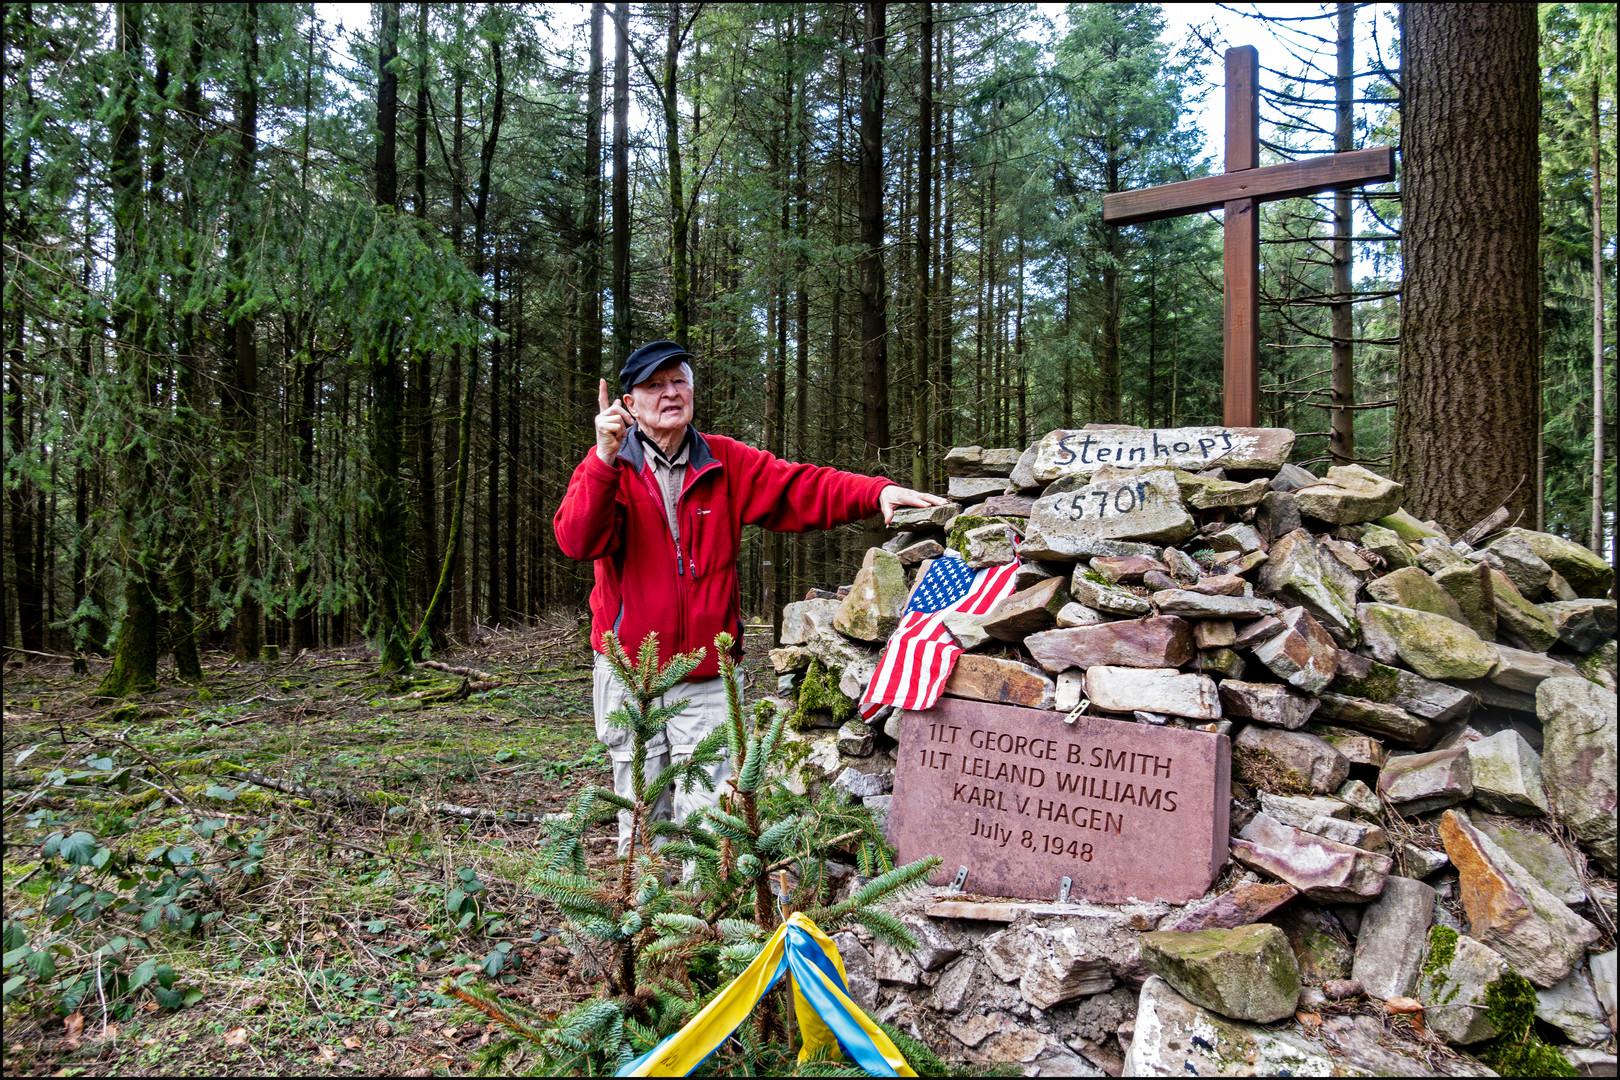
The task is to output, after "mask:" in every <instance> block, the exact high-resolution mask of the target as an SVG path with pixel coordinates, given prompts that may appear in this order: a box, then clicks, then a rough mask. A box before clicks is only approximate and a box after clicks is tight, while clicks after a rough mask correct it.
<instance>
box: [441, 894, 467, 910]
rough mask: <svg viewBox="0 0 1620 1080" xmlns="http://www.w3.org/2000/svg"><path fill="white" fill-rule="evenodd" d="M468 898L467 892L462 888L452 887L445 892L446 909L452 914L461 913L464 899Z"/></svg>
mask: <svg viewBox="0 0 1620 1080" xmlns="http://www.w3.org/2000/svg"><path fill="white" fill-rule="evenodd" d="M466 899H467V894H466V893H464V892H462V891H461V890H460V889H451V890H450V891H449V892H447V893H445V894H444V906H445V909H446V910H447V911H449V912H450V914H452V915H456V914H459V913H460V911H461V904H462V901H464V900H466Z"/></svg>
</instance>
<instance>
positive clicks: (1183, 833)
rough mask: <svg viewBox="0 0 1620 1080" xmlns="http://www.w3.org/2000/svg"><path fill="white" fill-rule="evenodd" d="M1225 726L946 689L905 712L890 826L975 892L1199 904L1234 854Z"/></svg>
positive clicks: (898, 838)
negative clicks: (978, 697) (1125, 716)
mask: <svg viewBox="0 0 1620 1080" xmlns="http://www.w3.org/2000/svg"><path fill="white" fill-rule="evenodd" d="M1231 761H1232V751H1231V745H1230V743H1229V741H1228V740H1227V738H1226V736H1224V735H1215V734H1212V733H1209V732H1202V731H1184V730H1180V729H1176V728H1160V727H1150V726H1148V725H1146V724H1131V723H1124V722H1121V721H1118V720H1104V719H1100V718H1097V717H1091V716H1080V717H1078V718H1076V720H1075V722H1074V723H1073V724H1068V723H1065V722H1064V718H1063V716H1062V714H1059V713H1053V712H1046V711H1041V710H1035V709H1020V708H1016V707H1013V706H1008V705H992V704H989V703H987V702H978V701H962V700H955V699H952V698H940V700H939V703H938V704H937V705H936V706H935V707H934V708H932V709H929V710H926V711H924V712H907V713H904V714H903V715H902V716H901V718H900V749H899V762H898V764H897V765H896V767H895V776H894V800H893V802H892V803H891V804H890V809H889V836H890V838H891V839H892V840H893V842H894V844H895V846H896V847H897V848H898V849H899V852H900V858H901V860H902V861H906V862H909V861H911V860H913V859H920V858H922V857H924V856H927V855H939V856H941V857H943V858H944V860H945V861H944V863H943V864H942V865H941V866H940V869H939V872H938V873H937V874H936V875H935V880H934V882H933V883H934V884H936V885H943V884H947V883H949V882H950V880H951V879H952V877H953V876H954V875H955V874H956V871H957V867H960V866H965V867H967V870H968V878H967V885H966V889H967V891H968V892H971V893H976V894H980V895H986V896H1014V897H1021V898H1025V899H1030V900H1054V899H1056V898H1057V895H1058V889H1059V886H1060V885H1061V883H1062V879H1063V878H1065V877H1067V878H1069V879H1070V881H1071V882H1072V885H1071V892H1070V895H1071V897H1072V898H1074V899H1078V900H1094V901H1100V902H1104V903H1123V902H1125V901H1127V900H1130V899H1132V898H1136V899H1139V900H1163V901H1167V902H1169V903H1173V904H1182V903H1186V902H1187V901H1189V900H1192V899H1194V898H1196V897H1199V896H1202V895H1203V894H1204V891H1205V890H1206V889H1208V888H1209V886H1210V883H1211V882H1213V881H1214V880H1215V875H1216V874H1217V873H1218V872H1219V871H1220V868H1221V866H1222V865H1224V864H1225V862H1226V856H1227V814H1228V811H1229V809H1230V806H1231V783H1232V768H1231Z"/></svg>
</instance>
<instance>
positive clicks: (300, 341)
mask: <svg viewBox="0 0 1620 1080" xmlns="http://www.w3.org/2000/svg"><path fill="white" fill-rule="evenodd" d="M424 6H425V5H424ZM194 10H195V9H194ZM304 49H305V51H304V127H303V133H302V147H301V148H302V151H303V152H302V153H301V154H300V155H299V159H298V160H299V165H298V169H299V183H298V187H299V208H300V210H301V211H304V212H307V210H308V206H309V135H310V131H309V126H310V119H311V117H310V113H311V108H312V105H313V101H312V90H313V86H314V79H313V76H314V74H315V23H314V21H313V20H311V21H310V24H309V31H308V37H307V38H306V40H305V43H304ZM418 182H419V183H420V181H418ZM298 279H299V284H300V286H301V287H302V286H303V285H304V284H305V283H306V279H305V277H304V271H303V267H302V266H300V267H299V274H298ZM303 299H304V298H303V297H300V301H301V302H302V301H303ZM292 324H293V339H294V340H293V341H292V342H291V343H289V346H288V347H289V349H290V350H292V351H293V363H294V365H295V369H294V370H296V371H297V382H298V385H297V386H296V388H295V390H294V404H293V441H294V442H296V443H297V444H298V445H297V448H296V453H295V455H294V457H293V485H294V499H295V500H296V501H295V502H294V503H293V516H292V530H291V532H292V535H291V540H292V548H293V595H292V600H291V601H290V602H289V604H288V611H287V619H288V623H289V630H290V634H291V640H290V642H289V647H288V650H287V651H288V652H290V653H291V654H292V655H294V656H296V655H298V654H299V653H300V652H302V651H304V650H305V649H313V648H316V647H317V646H318V645H319V637H318V629H319V626H318V620H317V617H316V615H317V611H316V605H315V598H314V596H313V595H312V594H313V589H312V588H311V585H310V582H311V579H312V577H313V573H314V562H315V559H314V552H313V551H312V550H311V549H310V527H309V508H310V506H311V505H312V504H313V503H314V501H315V493H314V491H313V490H312V485H313V484H314V482H315V386H316V383H317V382H318V380H319V378H320V361H318V360H317V359H316V358H315V319H314V317H313V316H312V315H311V314H310V313H309V312H308V310H307V308H306V309H305V310H303V311H301V312H300V313H299V315H298V317H297V318H295V319H293V320H292ZM431 457H432V454H431V451H430V452H429V458H430V460H431Z"/></svg>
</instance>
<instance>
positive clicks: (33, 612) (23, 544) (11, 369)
mask: <svg viewBox="0 0 1620 1080" xmlns="http://www.w3.org/2000/svg"><path fill="white" fill-rule="evenodd" d="M21 21H22V24H23V26H24V27H25V28H26V33H27V35H28V40H27V41H25V42H16V43H13V44H14V45H20V46H21V47H22V48H24V49H33V48H36V47H37V45H36V43H35V41H34V40H33V34H34V5H33V4H24V5H22V19H21ZM24 70H25V71H26V72H27V73H26V75H25V78H24V87H23V103H24V106H25V108H24V114H25V115H27V116H33V115H34V108H35V106H34V80H33V73H32V71H29V70H28V69H27V67H26V65H25V67H24ZM22 143H23V145H22V160H21V161H20V162H19V163H18V170H17V191H19V192H27V191H30V190H32V188H33V182H34V181H33V174H34V140H33V137H32V134H31V133H30V132H29V131H28V129H27V128H26V127H24V129H23V131H22ZM8 216H10V215H8ZM13 222H14V223H13V224H12V225H11V226H9V228H10V229H11V231H12V232H13V235H14V236H15V237H16V238H17V239H19V240H20V239H22V238H23V237H25V236H27V235H28V234H29V231H30V224H29V221H28V211H27V207H26V205H24V206H19V207H18V208H17V210H16V217H15V218H14V219H13ZM13 295H14V296H15V298H16V304H15V305H14V307H13V308H12V311H11V320H12V321H11V342H10V345H11V347H10V348H9V349H8V350H7V351H6V394H7V395H8V396H9V397H10V399H11V400H10V401H8V402H7V403H6V413H7V415H6V432H7V434H8V435H9V436H10V438H11V454H12V455H18V456H20V457H21V459H22V460H28V459H30V458H33V457H34V456H35V455H34V453H33V452H32V451H30V450H29V449H28V444H27V442H26V432H25V431H24V425H23V414H24V412H25V410H26V407H27V402H28V398H29V394H28V393H27V391H26V390H25V389H24V385H25V384H24V377H23V371H24V367H25V366H26V364H27V358H26V352H25V346H24V339H25V333H24V332H25V329H26V327H25V325H24V314H23V290H21V289H17V290H14V291H13ZM27 386H28V387H29V388H32V386H33V379H32V377H30V378H29V379H28V380H27ZM54 459H55V455H52V460H54ZM25 473H26V470H19V475H18V476H17V477H16V478H15V479H16V482H15V483H10V482H8V484H7V486H8V487H9V488H10V490H9V491H7V492H6V512H7V515H8V516H9V517H10V518H11V540H10V547H11V558H12V567H13V569H14V571H15V574H16V578H15V580H16V584H17V622H18V624H19V625H18V631H19V640H20V642H21V644H22V647H23V648H25V649H32V650H34V651H35V652H39V651H42V650H43V649H44V648H45V608H44V592H43V589H42V587H41V581H40V565H39V563H38V562H37V561H36V560H35V558H34V551H35V545H34V542H33V535H34V517H35V516H36V515H37V514H38V513H39V485H38V484H36V483H34V482H33V480H32V479H30V478H29V477H27V476H26V475H25ZM10 479H11V478H9V477H8V481H9V480H10ZM5 636H6V637H10V636H11V626H10V623H9V620H8V622H7V626H6V634H5Z"/></svg>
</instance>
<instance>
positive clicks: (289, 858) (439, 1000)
mask: <svg viewBox="0 0 1620 1080" xmlns="http://www.w3.org/2000/svg"><path fill="white" fill-rule="evenodd" d="M749 646H750V648H749V650H748V652H749V656H748V659H747V660H746V661H745V668H746V669H748V670H750V671H751V672H758V671H759V670H760V668H761V667H762V666H763V663H764V652H765V650H766V648H768V642H767V640H766V638H765V637H763V636H761V637H759V638H758V639H757V640H756V639H755V638H754V636H753V635H750V639H749ZM440 659H441V660H442V661H444V662H446V663H448V664H451V665H456V666H461V667H466V668H472V669H477V670H479V671H482V672H487V673H489V674H491V675H494V676H496V677H498V678H499V679H500V680H501V682H500V685H499V686H498V687H496V688H494V689H492V690H488V691H486V692H483V693H476V694H473V695H471V696H470V697H468V698H465V699H463V700H459V701H451V702H446V703H439V704H427V705H424V704H423V703H422V702H421V700H420V699H415V698H410V697H407V696H405V695H406V694H407V693H408V692H410V691H411V689H412V688H407V687H400V686H390V685H388V684H387V683H385V681H384V680H381V679H379V678H377V676H376V674H375V666H374V656H373V655H372V654H371V653H369V652H368V651H367V650H364V649H359V648H355V649H344V650H323V651H320V652H318V653H317V652H310V653H306V654H304V655H302V656H300V657H298V658H296V659H293V660H291V661H289V662H286V663H280V664H269V663H263V664H261V663H241V662H236V661H233V660H231V659H230V658H229V657H228V656H226V655H224V654H216V655H212V656H205V658H204V666H205V668H206V673H207V679H206V683H205V689H203V690H201V691H199V689H198V688H196V687H193V686H190V685H187V684H184V683H180V682H178V681H176V680H174V679H173V677H172V676H173V673H172V671H170V672H160V678H162V680H163V685H162V687H161V688H160V689H159V690H158V691H157V692H155V693H152V694H148V695H146V696H145V697H143V698H141V699H139V700H137V701H132V702H118V701H112V700H108V699H100V698H97V697H96V696H95V694H94V690H95V680H96V679H97V678H98V677H99V676H100V675H101V674H102V672H103V671H104V670H105V665H104V663H102V662H96V661H92V662H91V665H90V669H91V670H90V673H89V675H82V676H81V675H75V674H73V672H72V669H71V665H70V664H69V663H68V662H66V661H65V660H64V661H61V662H53V661H50V660H40V659H34V660H30V661H29V662H27V663H16V662H12V663H9V664H7V667H6V671H5V696H4V701H5V717H4V719H5V742H4V786H5V811H4V813H5V817H4V841H5V860H4V883H3V886H4V904H5V919H6V924H5V925H6V936H5V950H6V955H5V978H6V983H5V988H6V989H5V994H6V1005H5V1035H4V1073H5V1074H6V1075H13V1074H15V1075H57V1076H74V1075H81V1074H90V1075H124V1076H145V1075H219V1074H261V1075H262V1074H267V1073H269V1074H283V1075H288V1074H292V1075H314V1074H332V1073H337V1074H393V1075H405V1076H411V1075H416V1076H426V1075H434V1074H441V1075H442V1074H462V1073H466V1072H469V1071H472V1070H473V1069H474V1068H475V1067H476V1064H477V1057H478V1053H479V1051H480V1050H481V1049H482V1048H484V1047H485V1046H487V1045H488V1044H489V1042H490V1039H491V1037H492V1036H495V1035H497V1032H496V1031H495V1030H494V1025H492V1024H486V1023H485V1021H484V1018H483V1017H482V1016H481V1015H480V1014H477V1013H475V1012H473V1011H472V1010H471V1009H470V1008H469V1007H468V1006H466V1005H464V1004H463V1003H462V1002H461V1001H459V1000H457V999H456V998H454V997H453V996H446V995H445V993H444V992H443V991H444V990H445V989H446V984H445V980H446V979H447V978H451V979H454V978H462V979H473V980H477V981H478V982H479V983H481V984H482V985H483V986H484V988H485V989H489V990H497V991H498V992H499V993H501V994H502V995H503V996H509V997H512V998H515V999H517V1000H518V1001H519V1002H521V1003H523V1004H525V1005H528V1006H530V1007H532V1008H535V1009H538V1010H539V1011H541V1012H542V1013H552V1012H559V1011H562V1010H565V1009H567V1008H569V1007H570V1006H572V1005H574V1004H575V1003H577V1002H579V1001H581V1000H584V999H585V998H587V997H589V996H591V995H593V994H594V993H595V992H596V989H597V988H596V987H595V986H594V985H588V984H586V983H585V982H583V981H582V980H581V979H579V978H578V977H577V976H576V975H574V974H573V973H572V971H571V970H570V964H569V953H568V950H567V949H566V948H565V947H564V946H563V944H562V943H561V941H560V940H559V939H558V937H557V929H558V927H557V919H556V911H555V909H554V908H552V907H551V906H550V905H549V904H548V903H547V902H546V901H544V900H543V899H542V898H540V897H539V896H538V895H537V894H536V893H535V892H534V891H533V889H532V888H530V887H528V885H527V882H529V881H530V880H531V878H532V873H533V866H534V859H533V857H532V856H533V854H534V853H535V851H536V848H537V845H538V843H539V838H540V835H541V829H542V827H541V826H540V825H538V824H523V823H517V822H510V821H507V822H503V821H500V820H497V819H494V818H493V817H492V816H491V815H481V816H479V817H477V818H471V819H470V818H468V817H466V816H458V815H457V813H456V812H454V811H453V810H452V809H446V808H458V807H459V808H462V813H463V814H465V813H466V812H467V811H468V810H469V809H470V810H475V811H499V812H506V811H510V812H514V813H516V814H518V815H543V814H545V813H548V812H557V811H560V810H562V809H563V808H564V807H565V805H566V803H567V800H568V799H569V798H570V797H571V796H573V795H574V794H576V793H577V792H579V791H580V790H581V789H582V788H583V787H586V786H590V785H595V784H605V783H609V782H611V781H610V772H609V768H608V763H607V758H606V755H605V753H604V752H603V751H602V748H601V747H600V745H599V744H598V743H597V742H596V739H595V735H594V732H593V729H592V721H591V666H590V665H591V653H590V649H589V645H588V642H587V641H586V639H585V636H584V633H583V627H582V624H580V623H579V622H577V621H576V620H575V619H574V618H573V617H571V616H568V617H559V618H558V619H556V620H553V621H551V622H549V623H546V624H542V625H539V626H534V627H529V628H525V629H521V630H514V631H510V632H507V631H485V632H483V634H482V637H481V640H480V641H479V643H478V644H477V645H475V646H472V647H468V648H462V649H458V650H455V651H453V652H451V653H449V654H447V655H445V656H443V657H440ZM417 674H418V676H426V677H427V678H419V679H417V680H416V681H415V684H414V689H423V688H427V690H428V692H429V693H430V694H431V693H433V692H435V691H446V690H454V689H456V688H457V686H458V684H459V683H460V679H459V678H458V677H455V676H452V675H449V674H447V673H444V672H436V671H427V670H422V669H418V672H417ZM768 675H769V672H768V669H767V670H766V671H765V672H764V675H760V674H753V675H752V677H751V679H750V689H752V690H754V692H756V693H757V692H759V688H760V687H761V686H762V682H761V680H762V678H764V677H766V676H768ZM249 770H254V771H256V772H257V773H258V774H260V775H261V776H262V777H264V778H267V779H270V780H272V781H278V782H280V783H281V784H282V785H283V786H289V782H291V784H296V785H303V788H304V789H305V791H306V792H307V790H308V789H314V788H319V789H323V791H324V792H325V793H326V794H325V795H324V796H322V797H318V798H314V799H308V798H301V797H300V796H299V794H298V790H297V789H296V788H295V789H293V790H291V791H286V792H284V791H276V790H271V789H270V788H268V787H265V786H262V785H259V784H255V783H253V782H251V781H250V780H248V778H247V776H246V773H247V772H248V771H249ZM333 795H336V796H337V797H338V798H339V799H347V800H349V804H348V805H344V804H343V803H342V802H339V801H334V799H333V797H332V796H333ZM362 800H363V801H362ZM436 807H437V808H436ZM611 832H612V830H611V828H602V829H598V830H596V833H595V835H594V836H593V838H592V841H591V845H590V853H591V859H592V861H593V862H608V861H611V860H612V859H613V857H614V851H613V837H612V835H611ZM53 837H60V838H61V839H59V840H57V841H56V842H55V843H54V844H53V843H52V842H51V840H52V838H53ZM53 852H54V857H48V856H49V855H51V853H53ZM64 909H65V910H64ZM114 971H116V972H118V973H119V975H118V977H110V976H109V973H110V972H114ZM98 973H99V975H100V977H99V978H98V977H97V976H98ZM514 1064H517V1062H515V1061H512V1060H509V1061H508V1062H507V1067H508V1068H510V1067H512V1066H513V1065H514Z"/></svg>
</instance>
